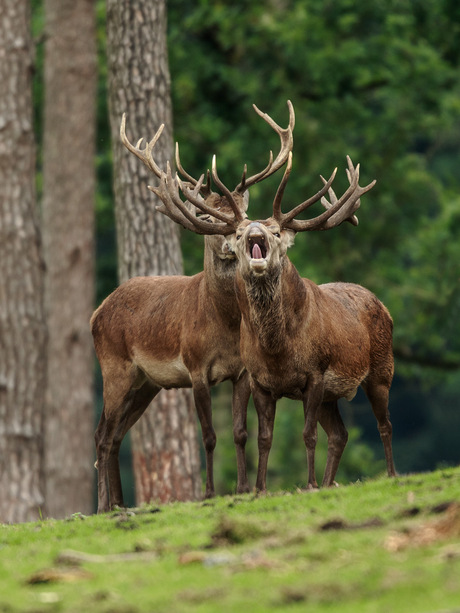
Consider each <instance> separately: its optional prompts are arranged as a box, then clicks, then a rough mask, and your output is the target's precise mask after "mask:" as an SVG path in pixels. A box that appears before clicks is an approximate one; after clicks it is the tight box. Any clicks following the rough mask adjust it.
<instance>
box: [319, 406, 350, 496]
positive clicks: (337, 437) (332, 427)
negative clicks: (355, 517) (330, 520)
mask: <svg viewBox="0 0 460 613" xmlns="http://www.w3.org/2000/svg"><path fill="white" fill-rule="evenodd" d="M318 421H319V423H320V424H321V426H322V428H323V429H324V431H325V432H326V434H327V460H326V468H325V470H324V477H323V483H322V485H323V487H329V486H331V485H334V483H335V482H334V479H335V475H336V474H337V469H338V467H339V464H340V459H341V457H342V454H343V450H344V449H345V446H346V444H347V441H348V432H347V429H346V428H345V425H344V423H343V421H342V417H341V415H340V412H339V405H338V402H337V400H333V401H331V402H323V404H322V405H321V408H320V410H319V413H318Z"/></svg>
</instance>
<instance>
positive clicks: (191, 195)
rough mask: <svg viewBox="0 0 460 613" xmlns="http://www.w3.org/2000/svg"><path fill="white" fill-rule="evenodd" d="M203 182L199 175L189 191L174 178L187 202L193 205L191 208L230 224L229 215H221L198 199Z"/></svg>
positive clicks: (202, 176) (178, 179)
mask: <svg viewBox="0 0 460 613" xmlns="http://www.w3.org/2000/svg"><path fill="white" fill-rule="evenodd" d="M203 180H204V175H201V177H200V178H199V180H198V183H197V185H196V187H195V188H194V190H193V191H192V190H190V189H189V187H188V186H187V185H186V184H185V183H183V182H182V181H181V180H180V178H179V177H178V176H176V181H177V183H178V185H179V187H180V190H181V192H182V193H183V194H184V196H185V197H186V199H187V201H188V202H190V204H193V206H194V207H196V208H197V209H199V210H200V211H201V212H202V213H206V214H208V215H212V217H215V218H216V219H219V220H220V221H222V222H224V223H232V221H233V217H231V216H230V215H226V214H225V213H222V211H219V210H218V209H216V208H214V207H212V206H208V205H207V204H206V202H205V201H204V200H203V199H202V198H201V197H200V198H201V199H200V198H199V197H198V195H199V191H200V188H201V183H202V182H203Z"/></svg>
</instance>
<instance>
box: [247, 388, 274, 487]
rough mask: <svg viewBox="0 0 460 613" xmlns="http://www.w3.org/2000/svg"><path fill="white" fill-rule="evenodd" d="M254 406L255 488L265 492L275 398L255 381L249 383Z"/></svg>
mask: <svg viewBox="0 0 460 613" xmlns="http://www.w3.org/2000/svg"><path fill="white" fill-rule="evenodd" d="M251 391H252V397H253V399H254V406H255V408H256V411H257V417H258V420H259V433H258V439H257V442H258V446H259V464H258V467H257V480H256V489H257V490H258V491H259V492H265V491H266V489H267V483H266V481H267V466H268V456H269V454H270V449H271V446H272V441H273V428H274V425H275V413H276V400H275V399H274V398H273V396H272V395H271V394H270V392H267V391H265V390H264V389H262V388H261V387H260V386H259V385H258V384H257V383H256V382H255V381H253V382H252V384H251Z"/></svg>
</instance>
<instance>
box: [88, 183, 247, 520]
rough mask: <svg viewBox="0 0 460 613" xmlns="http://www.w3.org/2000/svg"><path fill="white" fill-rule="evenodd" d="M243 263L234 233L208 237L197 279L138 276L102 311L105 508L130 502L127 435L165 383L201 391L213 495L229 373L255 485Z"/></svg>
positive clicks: (101, 494) (242, 471) (240, 453)
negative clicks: (231, 243) (217, 400)
mask: <svg viewBox="0 0 460 613" xmlns="http://www.w3.org/2000/svg"><path fill="white" fill-rule="evenodd" d="M213 197H215V195H213ZM221 204H222V203H221ZM222 208H223V209H224V210H225V206H222ZM235 267H236V260H235V257H234V255H233V254H232V253H231V252H229V251H228V249H227V242H226V239H225V238H224V237H223V236H206V237H205V256H204V270H203V272H200V273H198V274H197V275H195V276H192V277H186V276H172V277H136V278H133V279H130V280H129V281H127V282H126V283H124V284H122V285H121V286H120V287H118V288H117V289H116V290H115V291H114V292H113V293H112V294H110V296H108V298H106V299H105V300H104V302H103V303H102V304H101V306H100V307H99V308H98V309H97V310H96V311H95V313H94V315H93V317H92V319H91V329H92V333H93V337H94V345H95V348H96V353H97V357H98V359H99V362H100V365H101V370H102V376H103V382H104V391H103V394H104V410H103V413H102V416H101V420H100V423H99V426H98V428H97V430H96V434H95V440H96V450H97V466H98V511H99V512H102V511H106V510H108V509H109V508H110V507H113V506H114V505H120V506H121V505H123V496H122V488H121V483H120V470H119V464H118V453H119V448H120V444H121V441H122V440H123V438H124V436H125V434H126V433H127V431H128V430H129V429H130V428H131V427H132V426H133V425H134V423H135V422H136V421H137V420H138V419H139V417H140V416H141V415H142V413H143V412H144V411H145V409H146V408H147V406H148V405H149V404H150V402H151V400H152V399H153V398H154V396H155V395H156V394H158V392H159V391H160V390H161V388H163V387H164V388H178V387H192V389H193V395H194V400H195V404H196V409H197V412H198V417H199V419H200V423H201V428H202V436H203V442H204V447H205V451H206V466H207V476H206V494H205V495H206V496H207V497H209V496H213V495H214V484H213V470H212V462H213V451H214V448H215V444H216V435H215V432H214V429H213V426H212V416H211V396H210V387H211V386H213V385H216V384H217V383H219V382H221V381H224V380H227V379H230V380H231V381H232V382H233V412H234V415H235V421H234V440H235V445H236V450H237V467H238V482H237V491H238V492H246V491H248V489H249V487H248V481H247V476H246V463H245V457H244V454H245V451H244V449H245V443H246V438H247V433H246V423H245V419H246V406H247V402H248V399H249V393H250V392H249V384H248V377H247V374H246V373H245V372H244V369H243V365H242V362H241V359H240V355H239V325H240V313H239V309H238V306H237V303H236V298H235V291H234V274H235ZM239 417H241V421H239V420H238V418H239Z"/></svg>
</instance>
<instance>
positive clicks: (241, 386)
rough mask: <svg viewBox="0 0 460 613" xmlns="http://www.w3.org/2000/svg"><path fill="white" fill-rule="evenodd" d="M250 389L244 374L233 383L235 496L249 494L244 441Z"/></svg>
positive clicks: (246, 432) (245, 438)
mask: <svg viewBox="0 0 460 613" xmlns="http://www.w3.org/2000/svg"><path fill="white" fill-rule="evenodd" d="M250 395H251V387H250V383H249V375H248V373H247V372H245V373H244V374H243V375H242V376H241V377H240V378H239V379H238V381H235V382H234V383H233V401H232V417H233V442H234V443H235V449H236V466H237V484H236V492H237V494H244V493H248V492H249V481H248V475H247V467H246V451H245V449H246V441H247V440H248V427H247V412H248V402H249V396H250Z"/></svg>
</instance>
